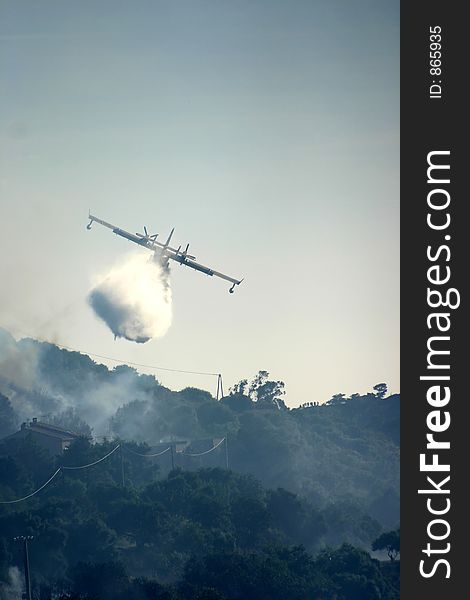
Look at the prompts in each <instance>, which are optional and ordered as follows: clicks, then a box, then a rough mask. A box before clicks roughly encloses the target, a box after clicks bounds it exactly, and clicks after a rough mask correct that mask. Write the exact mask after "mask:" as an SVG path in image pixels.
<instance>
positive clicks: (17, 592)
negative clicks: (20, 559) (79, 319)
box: [0, 567, 23, 600]
mask: <svg viewBox="0 0 470 600" xmlns="http://www.w3.org/2000/svg"><path fill="white" fill-rule="evenodd" d="M8 580H9V583H1V582H0V600H21V598H22V595H23V582H22V581H21V573H20V570H19V569H18V567H10V568H9V569H8Z"/></svg>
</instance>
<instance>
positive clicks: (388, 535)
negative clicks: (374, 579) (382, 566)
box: [372, 529, 400, 561]
mask: <svg viewBox="0 0 470 600" xmlns="http://www.w3.org/2000/svg"><path fill="white" fill-rule="evenodd" d="M372 550H374V551H376V550H385V551H386V552H387V555H388V557H389V559H390V560H391V561H394V560H395V559H396V558H397V556H398V555H399V554H400V530H399V529H396V530H395V531H386V532H385V533H382V534H381V535H379V537H378V538H377V539H375V540H374V541H373V542H372Z"/></svg>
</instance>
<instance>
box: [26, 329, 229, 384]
mask: <svg viewBox="0 0 470 600" xmlns="http://www.w3.org/2000/svg"><path fill="white" fill-rule="evenodd" d="M21 333H22V334H23V335H26V336H28V337H29V338H31V339H36V340H37V341H38V342H43V343H46V344H50V345H54V346H57V347H58V348H63V349H64V350H69V351H70V352H78V353H79V354H83V355H88V356H94V357H95V358H102V359H104V360H111V361H113V362H116V363H120V364H127V365H132V366H133V367H142V368H143V369H154V370H155V371H169V372H171V373H187V374H189V375H208V376H210V377H221V375H220V373H210V372H208V371H189V370H187V369H172V368H170V367H160V366H157V365H145V364H142V363H137V362H131V361H129V360H124V359H122V358H114V357H112V356H105V355H104V354H96V353H95V352H88V351H86V350H79V349H77V348H72V347H71V346H66V345H65V344H60V343H58V342H54V343H52V342H49V341H48V340H44V339H40V338H34V337H33V336H30V335H29V334H27V333H26V332H24V331H22V332H21Z"/></svg>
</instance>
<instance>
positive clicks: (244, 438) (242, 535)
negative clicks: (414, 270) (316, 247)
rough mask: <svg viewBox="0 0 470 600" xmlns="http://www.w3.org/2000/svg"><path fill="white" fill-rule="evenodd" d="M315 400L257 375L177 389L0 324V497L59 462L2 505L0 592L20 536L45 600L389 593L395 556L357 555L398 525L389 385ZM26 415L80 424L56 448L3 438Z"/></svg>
mask: <svg viewBox="0 0 470 600" xmlns="http://www.w3.org/2000/svg"><path fill="white" fill-rule="evenodd" d="M312 389H314V382H313V381H312ZM321 400H323V399H319V398H315V397H312V396H311V395H310V392H309V391H308V390H306V393H305V398H304V404H303V405H302V406H301V407H299V408H295V409H288V408H287V406H286V404H285V402H284V384H283V383H282V382H281V381H272V380H270V378H269V374H268V373H267V372H265V371H260V372H259V373H258V374H257V375H256V376H255V377H254V378H253V379H252V380H251V381H248V380H244V381H241V382H239V383H238V384H237V385H236V386H234V387H233V389H231V390H230V392H229V394H228V395H227V396H225V397H224V398H222V399H221V400H219V401H217V400H216V399H215V398H214V397H212V396H211V394H209V393H208V392H206V391H203V390H200V389H194V388H186V389H184V390H182V391H179V392H174V391H171V390H169V389H167V388H165V387H164V386H162V385H160V384H159V382H158V381H157V380H156V379H155V377H153V376H149V375H142V374H139V373H138V372H137V371H135V370H134V369H131V368H129V367H127V366H119V367H116V368H115V369H112V370H110V369H108V368H107V367H105V366H103V365H99V364H96V363H94V362H93V361H92V360H91V359H90V358H89V357H87V356H83V355H81V354H78V353H76V352H69V351H66V350H61V349H59V348H58V347H56V346H54V345H51V344H44V343H38V342H36V341H34V340H21V341H19V342H15V340H14V339H13V338H11V336H9V335H8V334H7V333H5V332H0V437H3V438H5V437H6V439H3V441H0V501H4V502H8V501H11V500H15V499H17V498H22V497H24V496H27V495H28V494H30V493H32V492H34V491H35V490H37V489H38V488H39V487H40V486H42V485H43V484H44V483H45V482H46V481H47V480H48V479H49V478H50V477H51V475H53V474H54V473H56V472H57V470H58V469H59V467H63V469H61V470H60V471H58V472H57V474H56V476H55V478H54V479H53V480H52V481H51V483H50V484H49V485H48V486H46V487H45V488H44V489H43V490H42V491H40V492H39V493H38V494H36V495H34V496H33V497H31V498H29V499H27V500H25V501H22V502H19V503H12V504H3V505H0V532H1V533H0V535H1V539H0V580H1V581H3V582H4V583H3V584H2V585H3V587H1V588H0V589H1V590H2V592H1V593H2V594H3V596H4V597H5V598H6V599H8V600H10V598H15V596H14V595H12V596H8V594H10V593H11V594H14V593H15V592H14V589H13V588H14V582H15V581H16V580H17V579H18V577H19V571H18V570H16V571H15V569H16V568H17V567H19V568H21V554H20V552H19V549H18V547H16V546H15V543H14V542H13V541H12V539H13V537H15V536H17V535H33V536H34V540H33V541H32V542H31V544H30V554H31V562H32V564H33V565H34V578H35V585H36V589H39V588H40V587H41V586H42V590H43V591H42V592H41V594H42V595H41V596H40V597H41V599H44V600H45V599H46V598H47V599H50V598H52V597H56V598H59V597H62V598H64V599H65V598H68V599H70V600H72V599H73V598H83V599H85V598H88V599H91V598H96V599H101V598H102V599H104V600H106V599H108V598H109V599H111V598H113V599H114V598H119V600H120V599H121V598H122V599H124V598H136V599H139V598H142V599H143V600H144V599H145V600H146V599H148V600H150V599H160V598H161V599H162V600H163V599H167V600H170V599H174V600H186V599H193V598H195V599H197V598H199V599H200V600H202V599H206V600H210V599H214V600H217V599H218V600H238V599H240V600H242V599H243V600H245V599H251V598H253V599H255V598H256V599H257V600H258V599H259V598H261V599H263V598H266V599H268V598H269V599H272V598H273V599H275V598H285V597H286V596H287V597H289V598H293V599H299V600H304V599H305V600H307V599H310V598H318V599H319V600H320V599H327V600H329V599H331V600H333V598H336V599H338V600H342V599H344V600H346V599H351V600H352V599H358V600H359V599H361V600H362V599H363V598H364V599H367V598H371V599H372V598H377V599H379V598H390V599H392V598H397V597H398V591H397V589H398V588H397V585H398V583H397V577H398V570H397V569H398V568H397V565H395V563H393V561H392V562H390V563H389V564H387V562H384V563H379V562H378V561H377V560H375V559H373V558H371V556H370V555H369V552H370V550H371V546H372V544H373V542H374V540H376V539H377V538H378V537H379V536H380V534H381V533H383V532H385V531H387V530H389V529H395V528H396V527H398V526H399V510H398V498H399V488H398V468H399V463H398V459H399V397H398V396H397V395H393V396H388V395H387V390H386V386H385V384H379V385H376V386H375V387H374V389H373V391H372V392H371V393H370V394H367V395H357V394H356V395H353V396H351V397H345V396H344V395H342V394H339V393H338V394H337V395H335V396H334V397H333V398H331V399H329V401H328V402H326V403H324V404H319V402H320V401H321ZM33 417H39V418H40V419H42V420H44V421H47V422H49V423H54V424H56V425H60V426H63V427H65V428H68V429H71V430H73V431H76V432H79V433H81V434H82V436H83V437H82V438H81V439H80V440H78V441H76V442H75V443H74V444H73V445H72V446H71V448H70V449H69V450H68V451H67V452H65V453H64V454H63V455H60V456H57V457H54V456H51V455H50V454H48V453H47V452H46V451H45V450H43V449H42V448H40V447H39V446H37V445H36V444H35V443H34V442H33V441H32V440H31V439H30V438H28V437H27V436H26V437H25V438H24V439H17V438H8V437H7V436H8V435H9V434H11V433H13V432H14V431H16V430H17V429H18V426H19V425H20V424H21V422H22V421H24V420H28V419H31V418H33ZM103 434H106V439H104V440H103V437H102V436H103ZM170 448H171V452H170V451H169V450H170ZM108 454H109V456H107V455H108ZM149 454H153V455H156V456H153V457H149V456H148V455H149ZM106 456H107V458H104V460H102V461H100V459H102V458H103V457H106ZM95 461H100V462H97V464H96V465H94V466H91V467H89V468H86V469H83V470H82V469H78V470H67V469H66V468H65V467H72V466H81V465H89V464H93V463H95ZM227 467H229V468H227ZM375 547H380V546H377V545H376V546H375ZM382 558H385V559H386V555H385V556H382ZM268 581H269V582H270V584H269V585H267V582H268ZM12 586H13V587H12ZM110 589H114V590H116V589H119V590H120V592H119V594H121V595H119V594H117V592H115V593H114V595H113V594H111V593H110V591H109V590H110ZM12 590H13V591H12ZM54 590H55V592H54ZM54 594H55V596H54ZM110 594H111V595H110Z"/></svg>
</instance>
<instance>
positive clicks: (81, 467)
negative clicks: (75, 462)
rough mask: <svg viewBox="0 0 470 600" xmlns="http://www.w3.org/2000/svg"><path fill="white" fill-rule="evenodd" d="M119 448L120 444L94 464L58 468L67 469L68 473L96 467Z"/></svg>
mask: <svg viewBox="0 0 470 600" xmlns="http://www.w3.org/2000/svg"><path fill="white" fill-rule="evenodd" d="M120 447H121V444H118V445H117V446H116V448H113V449H112V450H111V452H108V454H106V456H103V457H102V458H100V459H98V460H95V461H94V462H92V463H89V464H88V465H80V466H79V467H65V466H62V467H60V468H61V469H67V470H68V471H74V470H76V469H88V467H92V466H93V465H97V464H98V463H100V462H102V461H103V460H105V459H106V458H108V456H111V454H112V453H113V452H116V450H117V449H118V448H120Z"/></svg>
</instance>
